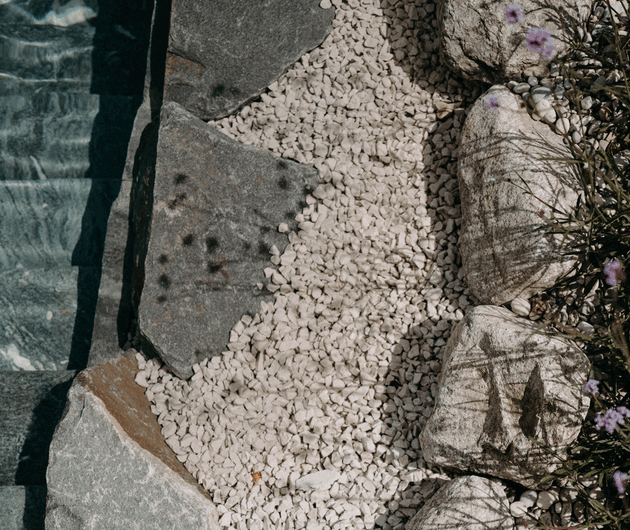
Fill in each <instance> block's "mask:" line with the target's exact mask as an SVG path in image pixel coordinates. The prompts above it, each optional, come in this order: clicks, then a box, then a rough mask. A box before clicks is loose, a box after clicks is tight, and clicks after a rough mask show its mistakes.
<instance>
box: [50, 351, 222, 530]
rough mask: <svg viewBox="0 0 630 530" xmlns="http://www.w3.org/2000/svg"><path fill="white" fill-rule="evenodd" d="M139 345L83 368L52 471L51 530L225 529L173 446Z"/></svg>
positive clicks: (58, 434)
mask: <svg viewBox="0 0 630 530" xmlns="http://www.w3.org/2000/svg"><path fill="white" fill-rule="evenodd" d="M134 354H135V350H129V352H127V353H126V354H125V355H124V356H122V357H119V358H118V359H115V360H111V361H108V362H105V363H103V364H101V365H100V366H98V367H96V368H90V369H87V370H84V371H82V372H81V373H79V375H77V376H76V378H75V379H74V381H73V383H72V386H71V387H70V391H69V392H68V401H67V404H66V409H65V410H64V413H63V417H62V418H61V421H60V422H59V424H58V425H57V429H56V430H55V434H54V435H53V439H52V443H51V444H50V456H49V461H48V469H47V472H46V484H47V486H48V497H47V501H46V530H103V529H105V528H125V529H129V530H132V529H135V530H144V529H147V528H151V529H155V530H159V529H164V530H174V529H181V530H189V529H191V528H195V529H199V530H219V523H218V515H217V512H216V507H215V505H214V503H213V502H212V498H211V497H210V495H209V494H208V492H207V491H205V490H204V489H203V488H202V487H201V486H200V485H199V484H198V483H197V481H196V480H195V479H194V478H193V476H192V475H191V474H190V473H189V472H188V471H187V470H186V468H185V467H184V465H183V464H182V463H181V462H180V461H179V460H178V459H177V457H176V455H175V453H173V451H172V450H171V448H170V447H168V446H167V445H166V442H165V441H164V437H163V436H162V433H161V431H160V425H159V424H158V422H157V418H156V416H155V415H154V414H153V413H152V412H151V409H150V403H149V401H148V400H147V398H146V397H145V395H144V389H143V388H142V387H140V386H138V385H137V384H136V383H135V381H134V377H135V375H136V372H137V362H136V359H135V358H134Z"/></svg>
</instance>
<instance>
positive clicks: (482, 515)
mask: <svg viewBox="0 0 630 530" xmlns="http://www.w3.org/2000/svg"><path fill="white" fill-rule="evenodd" d="M497 482H498V481H493V480H490V479H487V478H483V477H477V476H475V475H466V476H464V477H459V478H456V479H453V480H452V481H451V482H449V483H448V484H445V485H444V486H442V487H441V488H440V490H439V491H438V492H437V493H436V494H435V495H434V496H433V497H431V499H430V500H429V501H428V502H427V503H426V504H425V505H424V506H423V507H422V508H420V510H419V511H418V513H417V514H416V515H415V516H414V517H413V519H411V520H410V521H409V523H407V530H438V529H439V530H451V529H452V530H456V529H457V530H513V528H514V519H513V518H512V516H511V515H510V505H509V503H508V500H507V497H506V496H505V491H504V489H503V487H502V486H501V485H500V484H498V483H497Z"/></svg>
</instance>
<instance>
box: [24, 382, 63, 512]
mask: <svg viewBox="0 0 630 530" xmlns="http://www.w3.org/2000/svg"><path fill="white" fill-rule="evenodd" d="M72 380H73V378H69V379H68V380H67V381H64V382H63V383H58V384H56V385H54V386H53V387H51V388H50V390H48V391H47V392H46V393H45V394H44V395H43V396H42V398H41V399H40V401H39V403H38V404H37V406H36V407H35V408H34V409H33V412H32V417H31V425H30V427H29V429H28V434H27V435H26V440H25V441H24V444H23V445H22V451H21V452H20V456H19V463H18V466H17V470H16V472H15V485H16V486H40V485H42V484H46V468H47V467H48V449H49V447H50V442H51V441H52V437H53V434H54V432H55V428H56V427H57V424H58V423H59V420H60V419H61V416H62V415H63V410H64V407H65V405H66V395H67V394H68V390H70V385H71V384H72ZM27 501H28V499H27ZM29 512H32V508H31V506H30V505H29V504H28V502H27V504H26V509H25V513H29ZM42 515H43V512H42Z"/></svg>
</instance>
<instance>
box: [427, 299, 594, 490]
mask: <svg viewBox="0 0 630 530" xmlns="http://www.w3.org/2000/svg"><path fill="white" fill-rule="evenodd" d="M535 328H536V325H535V324H534V323H532V322H529V321H527V320H525V319H524V318H521V317H518V316H515V315H514V314H513V313H511V312H510V311H508V310H507V309H504V308H502V307H495V306H477V307H475V308H474V309H472V310H471V311H469V312H468V313H467V314H466V316H465V317H464V319H463V320H462V321H461V322H460V323H459V324H458V325H457V326H456V327H455V329H454V330H453V332H452V334H451V336H450V338H449V341H448V343H447V344H446V346H445V350H444V359H443V365H442V372H441V374H440V378H439V390H438V396H437V398H436V402H435V408H434V410H433V413H432V415H431V417H430V418H429V420H428V422H427V424H426V426H425V429H424V431H423V432H422V434H421V436H420V445H421V446H422V450H423V457H424V459H425V461H427V462H429V463H431V464H434V465H438V466H442V467H445V468H452V469H458V470H462V471H469V472H472V473H483V474H488V475H491V476H493V477H499V478H505V479H508V480H512V481H514V482H518V483H520V484H523V485H524V486H526V487H529V488H534V489H544V488H543V487H541V485H540V483H539V481H540V479H541V478H542V477H543V476H545V475H547V474H548V473H551V472H552V471H554V470H555V469H557V468H558V466H559V464H558V463H557V461H556V460H554V459H553V458H550V457H549V456H548V455H547V454H546V453H545V452H544V450H543V449H541V448H539V447H538V446H537V445H536V444H535V443H533V442H532V441H530V440H529V439H528V436H531V437H533V438H534V439H535V440H537V441H538V442H542V443H544V444H546V445H549V446H550V447H552V448H553V449H554V450H555V451H556V452H558V453H560V454H562V452H563V451H565V450H566V448H567V447H568V446H569V445H570V444H571V443H573V442H574V441H575V439H576V438H577V436H578V434H579V432H580V429H581V427H582V422H583V421H584V418H585V416H586V413H587V411H588V407H589V398H588V397H587V396H586V395H584V394H583V393H582V391H581V385H582V384H584V382H586V380H587V379H588V372H589V368H590V364H589V362H588V359H587V357H586V355H584V353H583V352H582V351H581V350H580V349H579V348H577V346H575V345H573V344H572V343H569V342H568V341H566V340H564V339H556V338H550V337H545V336H544V335H533V334H532V333H533V331H534V330H535Z"/></svg>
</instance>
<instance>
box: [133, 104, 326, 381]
mask: <svg viewBox="0 0 630 530" xmlns="http://www.w3.org/2000/svg"><path fill="white" fill-rule="evenodd" d="M157 153H158V155H157V156H158V158H157V166H156V173H155V186H154V190H153V199H152V200H153V204H152V206H151V209H150V211H151V212H152V213H151V215H150V220H149V223H150V225H149V228H150V229H149V230H148V233H149V234H150V235H149V242H148V246H147V250H146V259H144V264H145V271H144V275H145V279H144V288H143V289H142V296H141V301H140V305H139V309H138V326H139V329H140V333H141V335H142V337H143V338H144V339H145V340H146V341H147V345H148V346H149V347H150V348H153V349H154V350H155V352H157V354H158V355H159V356H160V357H161V358H162V360H163V361H164V362H165V363H166V364H167V365H168V366H169V367H170V368H171V369H172V370H173V372H174V373H175V374H177V376H178V377H181V378H184V379H188V378H189V377H191V376H192V373H193V372H192V366H193V365H194V364H196V363H198V362H200V361H201V360H203V359H206V358H208V357H211V356H214V355H218V354H220V353H221V352H222V351H225V350H226V347H227V344H228V343H229V337H230V330H231V329H232V327H233V326H234V325H235V324H236V323H237V322H238V321H239V320H240V319H241V318H242V317H243V315H245V314H250V315H251V316H253V315H255V314H256V313H257V312H259V311H260V309H261V302H262V301H265V302H272V301H273V295H272V294H270V293H269V292H268V291H266V289H264V287H263V289H260V288H259V287H258V284H264V283H266V282H267V280H266V279H265V273H264V269H265V268H267V267H268V266H269V264H270V263H269V259H270V250H271V249H272V247H273V246H274V245H275V246H276V248H277V249H278V251H279V253H280V254H282V252H283V251H284V249H285V248H286V246H287V245H288V243H289V239H288V237H287V234H281V233H279V232H278V226H279V224H280V223H287V225H288V226H289V231H291V230H293V231H296V232H297V230H298V226H297V222H296V221H295V216H296V215H297V214H298V213H300V212H301V211H302V208H303V207H305V206H306V202H305V197H306V195H308V194H309V193H311V191H313V190H315V188H316V187H317V185H318V183H319V177H318V174H317V170H315V169H314V168H312V167H309V166H304V165H301V164H298V163H296V162H292V161H290V160H286V159H282V158H278V157H276V156H274V155H272V154H271V153H269V152H267V151H264V150H262V149H258V148H253V147H248V146H245V145H243V144H241V143H239V142H237V141H235V140H232V139H230V138H228V137H227V136H225V135H224V134H222V133H220V132H219V131H217V129H215V128H214V127H212V126H210V125H207V124H205V123H203V122H202V121H201V120H200V119H198V118H195V117H194V116H192V115H191V114H190V113H189V112H187V111H186V110H185V109H183V108H182V107H181V106H179V105H178V104H177V103H167V104H166V105H164V107H163V109H162V117H161V125H160V131H159V141H158V148H157Z"/></svg>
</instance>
